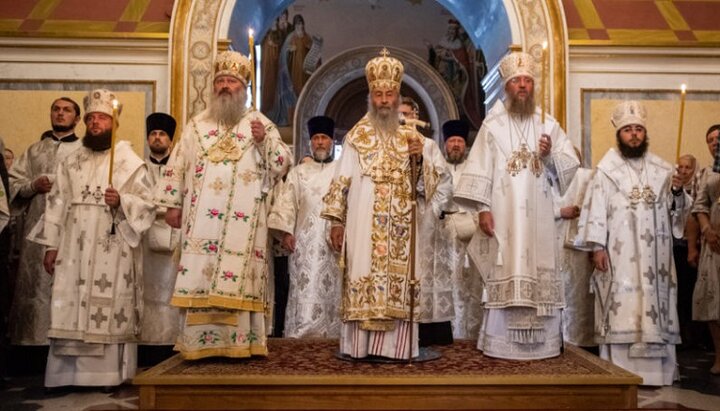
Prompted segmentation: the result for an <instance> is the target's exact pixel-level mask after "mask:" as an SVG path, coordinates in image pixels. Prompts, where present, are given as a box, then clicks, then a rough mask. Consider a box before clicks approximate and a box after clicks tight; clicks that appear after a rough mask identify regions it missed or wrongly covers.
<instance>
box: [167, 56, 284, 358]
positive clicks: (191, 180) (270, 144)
mask: <svg viewBox="0 0 720 411" xmlns="http://www.w3.org/2000/svg"><path fill="white" fill-rule="evenodd" d="M214 67H215V77H214V80H213V94H212V95H211V96H210V101H209V108H208V109H207V110H205V111H204V112H202V113H200V114H198V115H197V116H195V117H194V118H193V119H192V120H190V122H189V123H188V124H187V125H186V126H185V128H184V130H183V135H182V139H181V140H180V142H179V143H178V144H176V145H175V148H174V149H173V152H172V154H171V155H170V160H169V161H168V167H167V169H166V170H165V175H164V177H163V179H162V180H161V181H162V182H161V183H160V184H159V185H158V186H157V189H156V192H155V196H156V197H155V202H156V204H157V205H158V206H163V207H167V208H168V210H167V214H166V221H167V222H168V224H170V226H172V227H175V228H181V227H182V237H181V240H180V242H181V250H180V264H179V266H178V267H177V278H176V281H175V287H174V291H173V297H172V301H171V302H172V304H173V305H175V306H177V307H181V308H183V313H182V319H181V322H182V329H181V331H180V336H179V337H178V340H177V343H176V345H175V349H176V350H177V351H180V353H181V354H182V356H183V358H185V359H190V360H192V359H199V358H204V357H210V356H225V357H236V358H240V357H249V356H251V355H262V356H264V355H267V353H268V352H267V334H266V331H268V327H269V326H270V322H268V321H267V320H266V314H271V313H270V311H269V302H270V298H271V292H270V287H271V286H272V283H271V279H270V278H269V274H268V257H269V254H270V250H269V247H268V244H269V243H268V237H267V234H268V232H267V231H268V230H267V214H268V207H269V201H270V198H269V197H270V195H272V191H273V187H274V186H275V184H276V183H277V182H278V181H279V180H280V179H281V178H282V177H283V176H284V175H285V173H287V171H288V168H289V167H290V165H291V162H292V160H291V158H290V152H289V150H288V148H287V146H286V145H285V144H284V143H283V142H282V140H281V139H280V134H279V133H278V130H277V128H276V127H275V125H274V124H272V123H271V122H270V121H269V120H268V119H267V118H266V117H265V116H263V115H262V114H261V113H260V112H257V111H247V110H246V109H245V102H246V97H247V96H246V93H245V88H246V87H247V83H248V80H249V76H250V62H249V61H248V59H247V58H246V57H245V56H243V55H241V54H240V53H237V52H231V51H227V52H223V53H221V54H219V55H218V56H217V58H216V62H215V66H214Z"/></svg>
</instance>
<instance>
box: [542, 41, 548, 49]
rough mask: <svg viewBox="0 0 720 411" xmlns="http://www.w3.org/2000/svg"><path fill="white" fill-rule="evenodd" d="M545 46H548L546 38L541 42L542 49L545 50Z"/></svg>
mask: <svg viewBox="0 0 720 411" xmlns="http://www.w3.org/2000/svg"><path fill="white" fill-rule="evenodd" d="M547 47H548V42H547V40H545V41H543V42H542V49H543V50H547Z"/></svg>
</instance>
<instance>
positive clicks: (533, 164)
mask: <svg viewBox="0 0 720 411" xmlns="http://www.w3.org/2000/svg"><path fill="white" fill-rule="evenodd" d="M528 167H529V168H530V172H531V173H533V175H535V177H540V175H541V174H542V172H543V163H542V161H541V160H540V156H539V155H538V153H537V152H535V151H530V149H529V148H528V146H527V144H525V143H523V144H521V145H520V149H519V150H515V151H513V152H512V155H511V156H510V159H509V160H508V162H507V166H506V168H505V169H506V170H507V172H508V173H510V175H511V176H513V177H515V176H516V175H518V174H519V173H520V171H522V169H523V168H528Z"/></svg>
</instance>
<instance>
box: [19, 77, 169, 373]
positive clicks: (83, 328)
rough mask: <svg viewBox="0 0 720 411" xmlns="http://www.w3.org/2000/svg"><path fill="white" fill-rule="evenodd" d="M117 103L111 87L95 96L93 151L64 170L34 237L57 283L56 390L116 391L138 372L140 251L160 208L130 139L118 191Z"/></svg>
mask: <svg viewBox="0 0 720 411" xmlns="http://www.w3.org/2000/svg"><path fill="white" fill-rule="evenodd" d="M113 101H116V97H115V95H114V94H113V93H112V92H110V91H108V90H105V89H98V90H93V91H91V92H90V94H88V96H86V97H85V100H84V103H85V125H86V127H87V130H88V131H87V135H86V136H85V137H84V138H83V140H82V141H83V147H81V148H79V149H78V150H76V151H74V152H73V153H71V154H70V155H68V156H67V157H66V158H65V161H63V162H62V163H60V164H59V165H58V167H57V171H56V173H55V183H54V184H53V187H52V189H51V190H50V193H49V194H48V198H47V205H46V208H45V215H44V220H41V221H40V222H39V223H38V224H39V225H38V227H37V228H36V229H34V230H33V232H32V233H31V235H32V236H33V238H34V240H35V241H38V242H40V243H41V244H44V245H45V246H47V247H48V249H47V252H46V253H45V259H44V264H45V269H46V271H47V272H48V273H50V274H51V275H52V276H53V289H52V300H51V307H52V311H51V316H50V330H49V331H48V337H49V338H50V352H49V355H48V363H47V368H46V371H45V386H46V387H56V386H63V385H88V386H113V385H119V384H121V383H122V382H123V381H125V380H127V379H129V378H132V377H133V375H134V374H135V368H136V358H135V355H136V348H137V346H136V344H135V343H136V341H137V336H138V333H139V331H140V323H141V318H140V315H141V314H140V313H141V312H142V311H141V310H142V253H141V245H140V244H141V240H142V235H143V233H144V232H145V231H146V230H147V229H148V227H150V224H151V223H152V221H153V219H154V218H155V209H154V206H153V204H152V202H151V201H150V200H151V198H152V197H151V196H152V194H151V191H150V185H149V184H148V181H147V176H146V169H145V164H144V162H143V161H142V159H140V157H138V156H137V154H135V153H134V152H133V150H132V148H131V147H130V144H129V143H127V142H126V141H118V142H117V144H115V148H114V162H113V165H112V180H111V182H112V184H111V185H110V186H109V181H108V177H109V175H110V171H111V168H110V159H111V155H110V154H111V153H110V149H111V134H112V128H113V126H112V125H113V120H114V119H113V116H112V115H113V108H112V102H113ZM121 108H122V107H120V109H121Z"/></svg>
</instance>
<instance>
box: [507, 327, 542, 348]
mask: <svg viewBox="0 0 720 411" xmlns="http://www.w3.org/2000/svg"><path fill="white" fill-rule="evenodd" d="M507 339H508V340H509V341H510V342H513V343H517V344H540V343H544V342H545V329H544V328H525V329H508V331H507Z"/></svg>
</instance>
